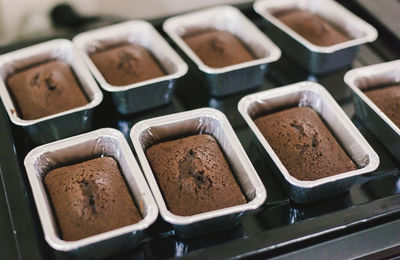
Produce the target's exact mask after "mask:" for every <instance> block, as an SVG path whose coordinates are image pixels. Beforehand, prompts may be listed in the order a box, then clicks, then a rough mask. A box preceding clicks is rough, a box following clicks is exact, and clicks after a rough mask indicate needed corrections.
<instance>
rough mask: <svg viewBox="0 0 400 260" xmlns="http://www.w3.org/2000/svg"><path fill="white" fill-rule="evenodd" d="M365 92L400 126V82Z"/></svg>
mask: <svg viewBox="0 0 400 260" xmlns="http://www.w3.org/2000/svg"><path fill="white" fill-rule="evenodd" d="M364 93H365V95H367V97H369V99H371V101H372V102H374V103H375V105H377V106H378V107H379V109H380V110H382V112H383V113H384V114H385V115H386V116H387V117H389V118H390V120H392V121H393V123H394V124H395V125H396V126H397V127H400V113H399V112H400V84H392V85H388V86H381V87H375V88H373V89H369V90H366V91H365V92H364Z"/></svg>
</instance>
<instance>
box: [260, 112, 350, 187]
mask: <svg viewBox="0 0 400 260" xmlns="http://www.w3.org/2000/svg"><path fill="white" fill-rule="evenodd" d="M254 123H255V124H256V126H257V127H258V128H259V129H260V131H261V133H262V134H263V136H264V137H265V139H266V140H267V142H268V143H269V144H270V145H271V147H272V149H273V150H274V152H275V153H276V154H277V155H278V157H279V159H280V160H281V162H282V163H283V165H284V166H285V167H286V169H287V170H288V172H289V174H290V175H292V176H293V177H295V178H296V179H298V180H303V181H313V180H317V179H321V178H324V177H328V176H332V175H336V174H339V173H344V172H347V171H352V170H356V169H357V167H356V166H355V165H354V163H353V161H352V160H351V159H350V158H349V157H348V156H347V154H346V153H345V152H344V150H343V149H342V147H341V146H340V145H339V143H338V142H337V141H336V139H335V138H334V136H333V135H332V134H331V132H330V131H329V129H328V128H327V127H326V125H325V124H324V123H323V121H322V120H321V119H320V117H319V115H318V114H317V113H316V112H315V111H314V110H313V109H312V108H309V107H295V108H290V109H286V110H283V111H280V112H276V113H273V114H269V115H266V116H262V117H259V118H257V119H256V120H254Z"/></svg>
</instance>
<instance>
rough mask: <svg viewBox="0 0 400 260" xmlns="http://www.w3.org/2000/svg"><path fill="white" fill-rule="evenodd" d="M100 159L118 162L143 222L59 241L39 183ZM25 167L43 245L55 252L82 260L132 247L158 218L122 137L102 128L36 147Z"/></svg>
mask: <svg viewBox="0 0 400 260" xmlns="http://www.w3.org/2000/svg"><path fill="white" fill-rule="evenodd" d="M100 156H111V157H113V158H114V159H116V160H117V161H118V163H119V167H120V169H121V173H122V175H123V176H124V179H125V181H126V184H127V186H128V188H129V190H130V192H131V194H132V197H133V198H134V200H135V202H136V205H137V206H138V209H139V210H140V212H141V214H142V216H143V219H142V220H141V221H140V222H138V223H136V224H133V225H129V226H124V227H121V228H118V229H114V230H111V231H107V232H104V233H101V234H97V235H94V236H90V237H87V238H83V239H80V240H76V241H65V240H63V239H61V238H60V234H59V231H58V228H57V220H56V217H55V215H54V214H53V211H52V205H51V200H50V198H49V197H48V195H47V192H46V187H45V185H44V183H43V178H44V176H45V175H46V174H47V173H48V172H49V171H51V170H52V169H54V168H57V167H59V166H65V165H68V164H72V163H76V162H79V161H84V160H88V159H92V158H95V157H100ZM24 164H25V168H26V172H27V175H28V179H29V183H30V185H31V188H32V193H33V198H34V200H35V204H36V208H37V210H38V213H39V218H40V222H41V224H42V229H43V232H44V237H45V239H46V241H47V243H48V244H49V245H50V246H51V247H52V248H53V249H55V250H57V251H62V252H66V253H65V254H68V255H70V256H71V255H72V256H76V257H82V258H99V257H104V256H108V255H111V254H115V253H117V252H120V251H124V250H127V249H129V248H133V247H135V246H136V245H137V244H138V243H139V242H140V240H141V237H142V235H143V232H144V230H145V229H146V228H147V227H149V226H150V225H151V224H152V223H153V222H154V221H155V220H156V219H157V216H158V208H157V205H156V203H155V201H154V198H153V197H152V195H151V192H150V189H149V187H148V186H147V183H146V180H145V178H144V176H143V174H142V171H141V170H140V168H139V165H138V164H137V162H136V160H135V157H134V156H133V154H132V151H131V150H130V148H129V145H128V143H127V141H126V139H125V138H124V136H123V134H122V133H121V132H119V131H117V130H115V129H111V128H103V129H99V130H96V131H93V132H89V133H85V134H81V135H78V136H74V137H70V138H67V139H63V140H59V141H56V142H53V143H49V144H45V145H42V146H39V147H37V148H35V149H33V150H32V151H30V152H29V153H28V155H27V156H26V157H25V161H24Z"/></svg>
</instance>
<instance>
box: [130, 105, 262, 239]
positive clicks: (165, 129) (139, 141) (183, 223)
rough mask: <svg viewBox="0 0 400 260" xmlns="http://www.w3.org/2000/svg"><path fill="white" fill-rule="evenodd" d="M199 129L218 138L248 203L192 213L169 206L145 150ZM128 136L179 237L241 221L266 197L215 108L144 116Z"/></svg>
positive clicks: (221, 114)
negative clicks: (179, 213) (177, 211)
mask: <svg viewBox="0 0 400 260" xmlns="http://www.w3.org/2000/svg"><path fill="white" fill-rule="evenodd" d="M201 133H207V134H211V135H213V136H214V137H215V139H216V140H217V141H218V143H219V145H220V147H221V149H222V151H223V152H224V154H225V156H226V159H227V161H228V163H229V164H230V167H231V170H232V172H233V174H234V175H235V177H236V180H237V182H238V184H239V186H240V187H241V189H242V191H243V193H244V195H245V196H246V198H247V200H248V203H246V204H242V205H237V206H233V207H229V208H224V209H219V210H214V211H210V212H204V213H200V214H196V215H193V216H177V215H175V214H173V213H171V212H170V211H169V210H168V208H167V205H166V204H165V202H164V199H163V196H162V193H161V190H160V188H159V187H158V184H157V181H156V179H155V177H154V174H153V171H152V169H151V167H150V164H149V162H148V161H147V158H146V155H145V150H146V149H147V148H148V147H150V146H151V145H152V144H155V143H157V142H160V141H163V140H166V139H169V140H171V139H172V138H181V137H184V136H188V135H194V134H201ZM130 136H131V140H132V142H133V145H134V147H135V151H136V153H137V155H138V158H139V161H140V164H141V166H142V169H143V172H144V173H145V176H146V179H147V182H148V183H149V185H150V188H151V191H152V192H153V195H154V197H155V199H156V202H157V205H158V207H159V209H160V214H161V216H162V217H163V219H164V220H165V221H167V222H169V223H171V224H172V225H173V226H174V229H175V232H176V233H177V234H178V235H179V236H181V237H194V236H200V235H203V234H206V233H211V232H216V231H218V230H223V229H227V228H230V227H233V226H235V225H237V224H239V223H240V221H241V219H242V217H243V216H244V214H245V213H246V212H249V211H252V210H255V209H257V208H258V207H260V206H261V205H262V204H263V203H264V201H265V199H266V196H267V194H266V190H265V187H264V185H263V184H262V182H261V180H260V178H259V177H258V174H257V172H256V171H255V169H254V167H253V165H252V164H251V162H250V160H249V158H248V157H247V155H246V152H245V151H244V149H243V147H242V146H241V144H240V142H239V140H238V138H237V137H236V135H235V133H234V131H233V129H232V127H231V126H230V124H229V122H228V120H227V118H226V117H225V115H224V114H223V113H221V112H219V111H218V110H215V109H212V108H200V109H195V110H191V111H187V112H181V113H175V114H171V115H166V116H162V117H157V118H153V119H148V120H143V121H141V122H139V123H137V124H135V125H134V126H133V128H132V130H131V133H130Z"/></svg>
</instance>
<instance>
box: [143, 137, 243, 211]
mask: <svg viewBox="0 0 400 260" xmlns="http://www.w3.org/2000/svg"><path fill="white" fill-rule="evenodd" d="M146 156H147V159H148V161H149V163H150V165H151V167H152V169H153V172H154V175H155V177H156V179H157V181H158V185H159V187H160V188H161V192H162V194H163V196H164V200H165V201H166V204H167V207H168V209H169V210H170V211H171V212H172V213H174V214H176V215H179V216H191V215H195V214H198V213H202V212H207V211H211V210H217V209H222V208H226V207H231V206H235V205H239V204H245V203H246V202H247V201H246V198H245V196H244V195H243V193H242V191H241V190H240V187H239V185H238V184H237V182H236V180H235V177H234V176H233V174H232V172H231V170H230V168H229V165H228V162H227V161H226V159H225V157H224V155H223V153H222V151H221V149H220V148H219V145H218V143H217V142H216V140H215V139H214V137H212V136H211V135H207V134H200V135H193V136H189V137H185V138H181V139H177V140H173V141H168V142H163V143H158V144H155V145H153V146H151V147H150V148H148V149H147V150H146Z"/></svg>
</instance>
